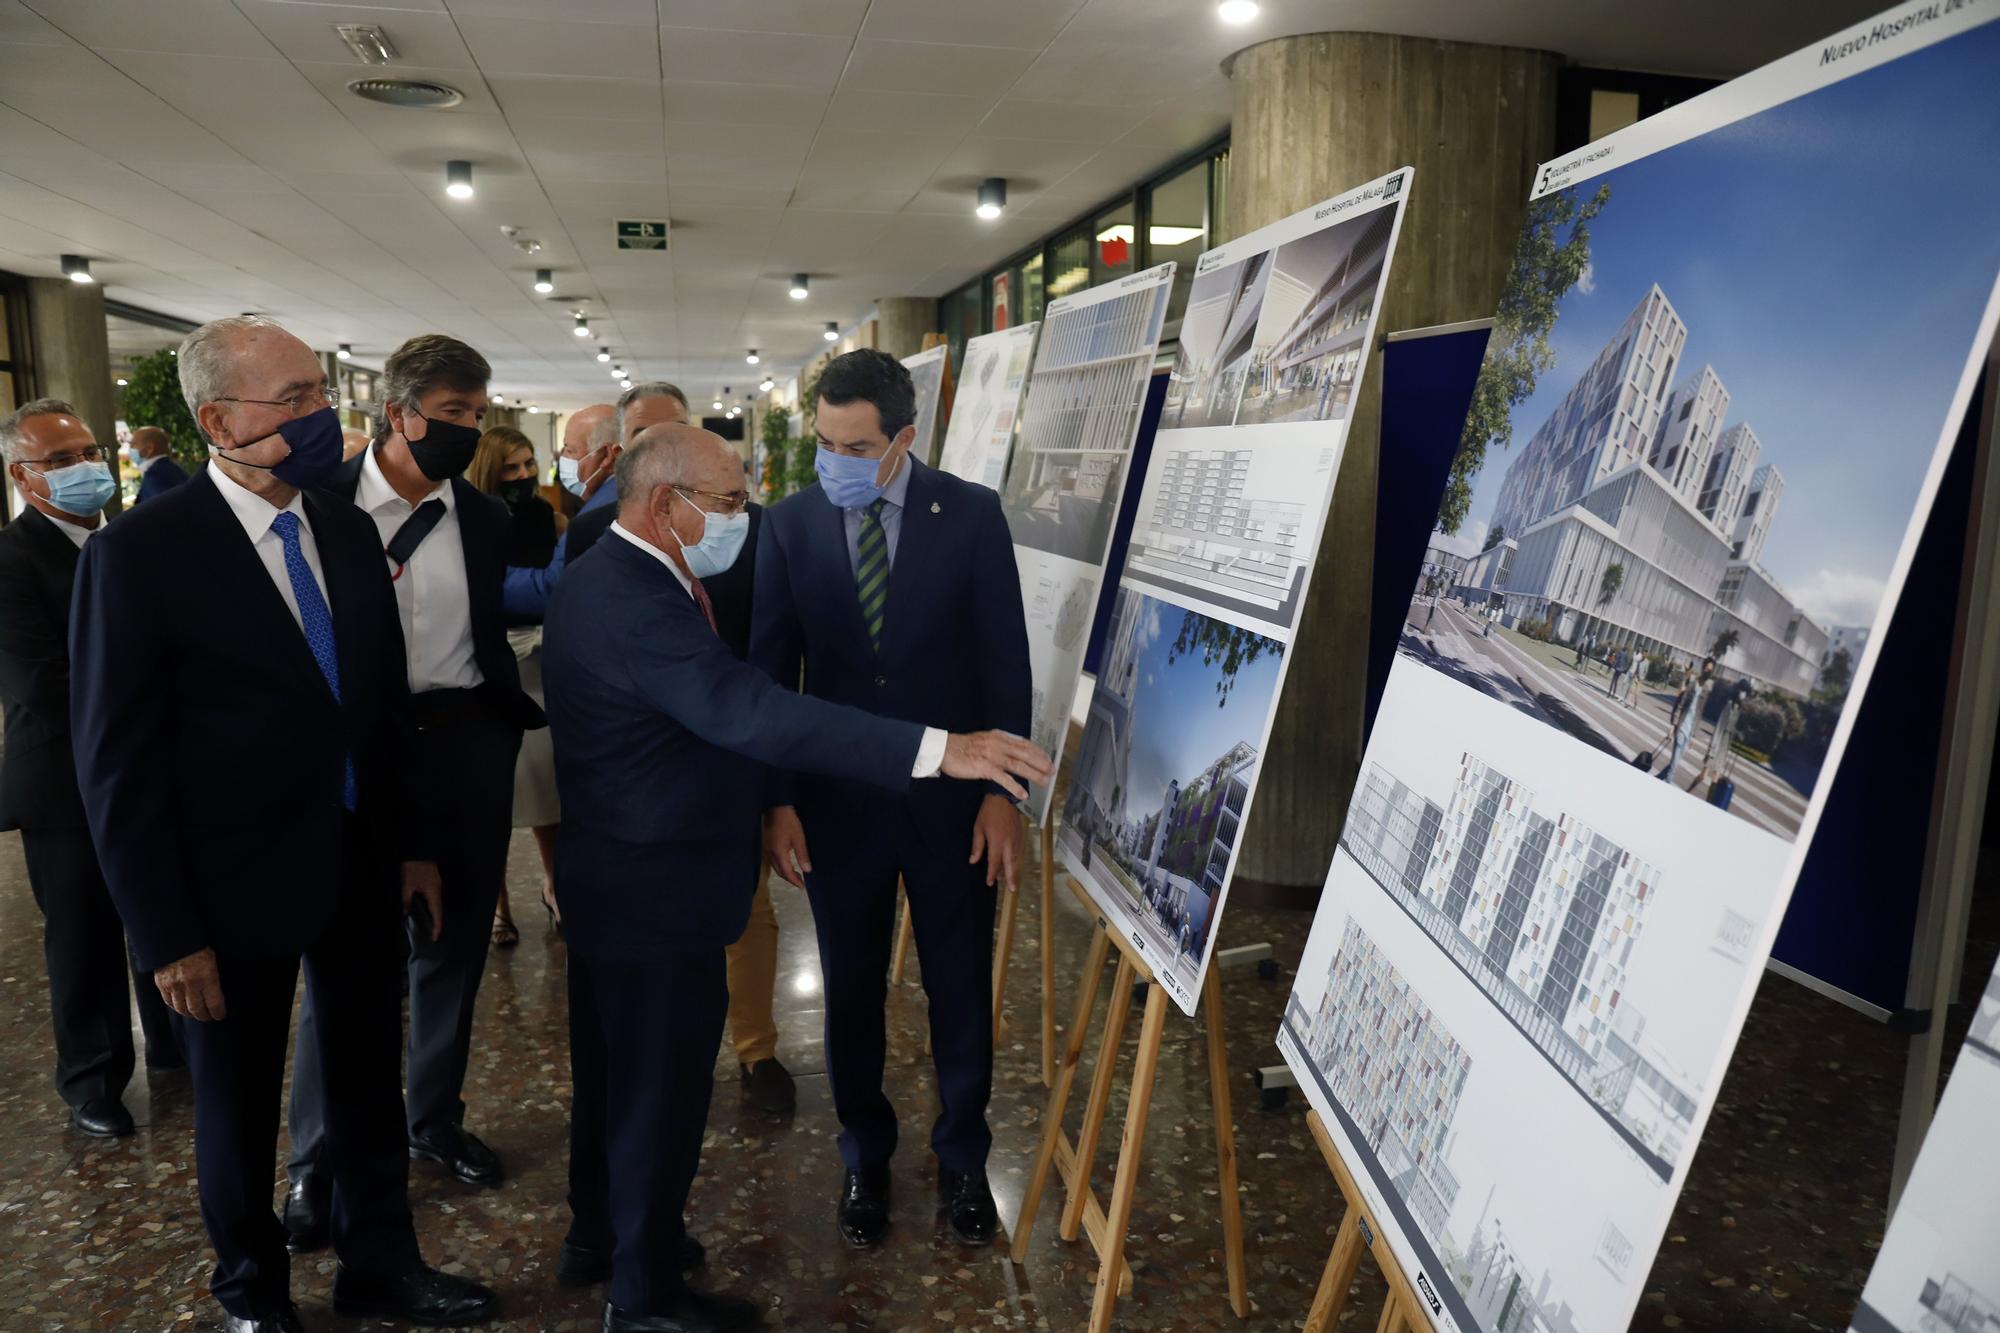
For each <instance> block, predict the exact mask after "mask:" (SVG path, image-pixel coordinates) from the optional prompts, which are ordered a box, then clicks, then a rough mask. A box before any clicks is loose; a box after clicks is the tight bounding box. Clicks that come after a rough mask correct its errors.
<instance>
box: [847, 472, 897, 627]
mask: <svg viewBox="0 0 2000 1333" xmlns="http://www.w3.org/2000/svg"><path fill="white" fill-rule="evenodd" d="M887 503H889V502H888V501H887V500H877V501H875V503H873V504H871V505H869V506H868V507H867V508H866V509H864V510H862V511H861V540H860V542H859V543H858V546H859V550H860V557H859V559H857V560H856V561H855V563H854V588H855V591H856V592H857V593H858V594H859V595H860V597H861V621H862V623H863V624H865V625H867V626H868V643H869V645H870V646H871V647H872V648H874V650H875V651H876V652H878V653H879V652H881V651H882V612H883V609H884V608H885V607H886V606H887V605H888V602H889V538H888V536H887V535H886V534H885V533H884V532H883V531H882V506H883V505H885V504H887Z"/></svg>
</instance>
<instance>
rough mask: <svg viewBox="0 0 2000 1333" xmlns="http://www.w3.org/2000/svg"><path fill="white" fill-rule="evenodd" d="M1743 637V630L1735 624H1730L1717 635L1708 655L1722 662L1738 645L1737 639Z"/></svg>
mask: <svg viewBox="0 0 2000 1333" xmlns="http://www.w3.org/2000/svg"><path fill="white" fill-rule="evenodd" d="M1742 637H1743V634H1742V631H1740V630H1738V629H1737V628H1736V627H1735V626H1734V625H1732V626H1730V627H1729V628H1728V629H1726V630H1724V631H1722V633H1720V634H1718V635H1716V636H1715V642H1714V643H1713V644H1711V645H1710V646H1709V650H1708V655H1709V656H1710V657H1712V658H1714V659H1715V660H1716V661H1718V662H1720V661H1721V660H1722V659H1723V657H1724V656H1726V655H1727V654H1728V652H1729V650H1730V649H1731V648H1734V647H1735V646H1736V643H1737V640H1739V639H1741V638H1742Z"/></svg>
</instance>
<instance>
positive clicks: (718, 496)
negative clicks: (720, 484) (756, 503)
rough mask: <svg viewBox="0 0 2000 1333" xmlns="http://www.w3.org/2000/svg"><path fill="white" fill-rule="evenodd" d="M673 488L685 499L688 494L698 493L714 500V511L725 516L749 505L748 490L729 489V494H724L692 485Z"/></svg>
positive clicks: (738, 512)
mask: <svg viewBox="0 0 2000 1333" xmlns="http://www.w3.org/2000/svg"><path fill="white" fill-rule="evenodd" d="M674 489H675V490H677V491H679V492H680V493H681V498H683V499H686V498H687V497H688V496H689V495H700V496H704V497H706V498H708V499H710V500H713V501H715V504H716V508H715V511H714V512H716V513H718V514H722V515H725V516H726V515H729V514H740V513H742V512H743V511H744V510H745V509H748V508H749V507H750V493H749V492H748V491H731V492H729V494H727V495H724V494H723V493H722V492H720V491H704V490H701V489H699V488H698V487H694V486H676V487H674ZM689 503H691V504H692V503H693V502H692V501H689ZM695 508H697V509H699V508H701V506H700V505H696V506H695Z"/></svg>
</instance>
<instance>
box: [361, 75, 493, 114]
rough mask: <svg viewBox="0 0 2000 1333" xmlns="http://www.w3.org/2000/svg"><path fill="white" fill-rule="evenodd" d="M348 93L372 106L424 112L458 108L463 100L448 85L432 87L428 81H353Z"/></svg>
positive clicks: (434, 84)
mask: <svg viewBox="0 0 2000 1333" xmlns="http://www.w3.org/2000/svg"><path fill="white" fill-rule="evenodd" d="M347 91H349V92H351V93H353V94H354V95H355V96H356V97H365V98H367V99H368V100H369V101H371V102H383V103H386V104H387V105H389V106H406V107H415V108H418V109H421V110H426V111H436V110H440V109H442V108H444V107H448V106H457V105H458V104H459V103H460V102H463V101H464V100H465V94H464V93H462V92H460V91H459V90H458V89H456V88H454V87H452V86H451V85H450V84H448V83H432V82H430V81H429V80H428V79H356V80H355V81H354V82H353V83H350V84H348V85H347Z"/></svg>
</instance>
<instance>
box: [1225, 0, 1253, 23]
mask: <svg viewBox="0 0 2000 1333" xmlns="http://www.w3.org/2000/svg"><path fill="white" fill-rule="evenodd" d="M1215 16H1216V17H1217V18H1219V19H1221V20H1222V21H1223V22H1224V23H1248V22H1249V21H1250V20H1251V19H1254V18H1256V17H1257V0H1222V3H1221V4H1219V5H1217V6H1216V7H1215Z"/></svg>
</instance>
